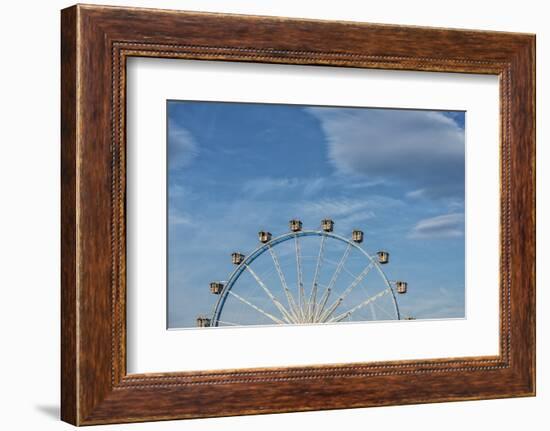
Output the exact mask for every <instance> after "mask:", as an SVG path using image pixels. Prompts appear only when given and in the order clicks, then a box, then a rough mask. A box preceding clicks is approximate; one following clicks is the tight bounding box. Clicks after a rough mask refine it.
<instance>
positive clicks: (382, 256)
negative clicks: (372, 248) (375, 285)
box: [376, 251, 390, 264]
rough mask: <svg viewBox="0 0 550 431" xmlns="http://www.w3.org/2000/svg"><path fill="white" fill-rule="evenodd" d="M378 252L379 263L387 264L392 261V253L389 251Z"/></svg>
mask: <svg viewBox="0 0 550 431" xmlns="http://www.w3.org/2000/svg"><path fill="white" fill-rule="evenodd" d="M376 254H377V255H378V263H381V264H386V263H388V262H389V261H390V254H389V253H388V252H387V251H379V252H378V253H376Z"/></svg>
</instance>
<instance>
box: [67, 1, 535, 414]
mask: <svg viewBox="0 0 550 431" xmlns="http://www.w3.org/2000/svg"><path fill="white" fill-rule="evenodd" d="M61 48H62V62H61V72H62V93H61V106H62V112H61V122H62V123H61V125H62V127H61V128H62V134H61V139H62V148H61V169H62V175H61V176H62V180H61V189H62V199H61V206H62V217H61V222H62V241H61V253H62V256H61V257H62V286H61V292H62V295H61V306H62V325H61V335H62V345H61V354H62V364H61V366H62V370H61V371H62V373H61V375H62V378H61V385H62V391H61V392H62V393H61V416H62V419H63V420H65V421H67V422H69V423H72V424H75V425H91V424H102V423H115V422H138V421H149V420H164V419H178V418H194V417H211V416H228V415H240V414H257V413H273V412H288V411H306V410H320V409H336V408H351V407H365V406H380V405H392V404H413V403H424V402H441V401H451V400H472V399H482V398H502V397H513V396H532V395H534V394H535V104H534V103H535V37H534V35H527V34H512V33H499V32H485V31H469V30H449V29H436V28H423V27H403V26H390V25H376V24H363V23H352V22H330V21H313V20H298V19H286V18H275V17H254V16H241V15H220V14H209V13H196V12H178V11H167V10H154V9H133V8H119V7H104V6H83V5H77V6H73V7H70V8H68V9H64V10H63V11H62V26H61ZM132 56H138V57H164V58H180V59H196V60H205V61H208V60H218V61H241V62H253V63H284V64H299V65H330V66H341V67H355V68H376V69H392V70H417V71H441V72H460V73H481V74H493V75H498V76H499V77H500V107H501V110H500V119H501V122H500V127H501V133H500V140H501V142H500V148H501V152H500V153H501V195H500V205H501V215H500V220H495V223H497V222H499V223H500V256H501V259H500V353H499V355H498V356H494V357H493V356H491V357H463V358H442V359H433V360H416V361H398V362H397V361H391V362H379V363H353V364H341V365H327V366H303V367H285V368H266V369H246V370H227V371H203V372H180V373H157V374H130V375H128V374H127V372H126V348H125V346H126V308H125V307H126V302H125V301H126V284H125V283H126V261H125V259H126V257H125V255H126V246H125V199H126V196H125V193H126V172H125V169H126V166H125V154H126V137H125V127H126V125H125V121H126V113H125V100H126V59H127V58H128V57H132ZM228 400H231V401H228Z"/></svg>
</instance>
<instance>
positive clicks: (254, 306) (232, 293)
mask: <svg viewBox="0 0 550 431" xmlns="http://www.w3.org/2000/svg"><path fill="white" fill-rule="evenodd" d="M227 293H229V294H230V295H231V296H233V297H235V298H237V299H238V300H239V301H241V302H242V303H243V304H246V305H248V306H249V307H251V308H252V309H254V310H256V311H257V312H258V313H261V314H263V315H264V316H266V317H267V318H269V319H271V320H272V321H274V322H275V323H277V324H279V325H284V323H285V322H283V321H282V320H281V319H278V318H276V317H275V316H273V315H272V314H270V313H268V312H267V311H265V310H262V309H261V308H260V307H258V306H257V305H254V304H252V303H251V302H250V301H248V300H246V299H244V298H243V297H242V296H240V295H238V294H236V293H234V292H232V291H231V290H229V291H228V292H227Z"/></svg>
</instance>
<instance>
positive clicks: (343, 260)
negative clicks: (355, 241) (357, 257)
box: [313, 243, 352, 322]
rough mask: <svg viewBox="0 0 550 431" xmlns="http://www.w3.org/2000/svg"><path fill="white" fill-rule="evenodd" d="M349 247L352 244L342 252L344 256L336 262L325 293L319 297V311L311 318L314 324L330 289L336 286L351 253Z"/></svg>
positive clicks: (325, 303) (349, 244) (320, 313)
mask: <svg viewBox="0 0 550 431" xmlns="http://www.w3.org/2000/svg"><path fill="white" fill-rule="evenodd" d="M351 246H352V244H351V243H348V246H347V247H346V250H345V251H344V254H343V255H342V257H341V258H340V262H338V266H337V267H336V270H335V271H334V274H332V278H331V279H330V282H329V284H328V286H327V288H326V289H325V291H324V293H323V296H322V297H321V298H322V299H321V301H320V303H321V305H320V306H319V309H318V310H317V312H316V313H315V315H314V316H313V321H314V322H318V321H319V317H320V316H321V315H322V314H323V311H324V309H325V306H326V305H327V302H328V298H329V296H330V293H331V291H332V288H333V287H334V285H335V284H336V280H338V277H339V275H340V273H341V272H342V268H343V267H344V264H345V263H346V260H347V259H348V256H349V253H350V251H351Z"/></svg>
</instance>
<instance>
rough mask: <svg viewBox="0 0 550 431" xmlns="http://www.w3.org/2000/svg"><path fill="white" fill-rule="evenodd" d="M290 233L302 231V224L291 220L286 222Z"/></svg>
mask: <svg viewBox="0 0 550 431" xmlns="http://www.w3.org/2000/svg"><path fill="white" fill-rule="evenodd" d="M288 224H289V227H290V230H291V231H292V232H300V231H301V230H302V222H301V221H300V220H297V219H292V220H290V221H289V222H288Z"/></svg>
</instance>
